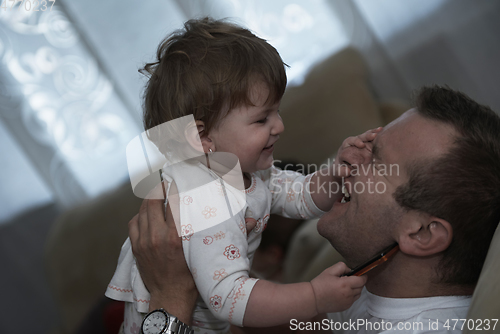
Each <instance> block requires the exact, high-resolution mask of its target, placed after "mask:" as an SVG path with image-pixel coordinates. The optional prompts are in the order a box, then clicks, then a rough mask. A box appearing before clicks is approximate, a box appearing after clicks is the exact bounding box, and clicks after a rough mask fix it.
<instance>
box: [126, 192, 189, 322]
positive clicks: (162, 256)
mask: <svg viewBox="0 0 500 334" xmlns="http://www.w3.org/2000/svg"><path fill="white" fill-rule="evenodd" d="M128 226H129V237H130V241H131V244H132V251H133V253H134V256H135V257H136V261H137V266H138V268H139V272H140V273H141V278H142V279H143V281H144V284H145V285H146V287H147V289H148V290H149V292H150V293H151V301H150V304H149V310H150V311H151V310H154V309H157V308H160V307H162V308H164V309H165V310H167V312H169V313H171V314H173V315H175V316H177V317H178V318H179V319H180V320H181V321H183V322H184V323H187V324H189V323H190V322H191V315H192V312H193V309H194V305H195V301H196V298H197V296H198V291H197V290H196V286H195V283H194V280H193V277H192V275H191V272H190V271H189V269H188V267H187V264H186V260H185V258H184V254H183V250H182V241H181V238H180V237H179V236H178V234H177V230H176V227H175V223H174V218H173V216H172V212H171V210H170V207H169V206H167V215H166V221H165V218H164V204H163V200H156V199H146V200H144V201H143V202H142V205H141V208H140V210H139V214H138V215H136V216H135V217H134V218H132V220H131V221H130V222H129V224H128Z"/></svg>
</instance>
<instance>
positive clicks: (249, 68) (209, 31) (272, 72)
mask: <svg viewBox="0 0 500 334" xmlns="http://www.w3.org/2000/svg"><path fill="white" fill-rule="evenodd" d="M156 58H157V59H156V61H155V62H153V63H148V64H146V65H145V66H144V68H143V69H142V70H140V72H141V73H143V74H146V75H149V76H150V78H149V81H148V83H147V85H146V88H145V91H144V96H143V98H144V101H143V103H144V105H143V107H144V128H145V130H148V129H151V128H153V127H155V126H157V125H160V124H162V123H164V122H168V121H171V120H173V119H176V118H179V117H182V116H186V115H189V114H193V116H194V118H195V120H201V121H203V122H204V123H205V133H209V131H210V129H212V128H216V127H217V125H218V124H219V123H220V121H221V120H222V119H223V118H224V117H225V116H226V115H227V114H228V111H229V110H231V109H233V108H236V107H238V106H241V105H253V104H252V102H251V101H250V100H249V90H250V88H251V87H252V85H253V84H254V83H255V81H256V80H262V81H263V82H264V83H265V84H266V85H267V87H268V88H269V96H268V99H267V101H266V104H270V105H272V104H274V103H276V102H278V101H279V100H281V97H282V96H283V93H284V92H285V87H286V81H287V80H286V74H285V66H286V64H285V63H283V60H282V59H281V57H280V55H279V54H278V52H277V51H276V49H275V48H274V47H272V46H271V45H270V44H269V43H267V42H266V41H265V40H264V39H261V38H259V37H257V36H255V35H254V34H253V33H251V32H250V31H249V30H248V29H245V28H242V27H239V26H237V25H235V24H232V23H229V22H227V21H224V20H214V19H212V18H208V17H205V18H202V19H196V20H195V19H193V20H189V21H187V22H186V23H185V24H184V29H180V30H177V31H175V32H173V33H172V34H171V35H169V36H167V37H166V38H165V39H164V40H163V41H162V42H161V43H160V45H159V46H158V50H157V53H156Z"/></svg>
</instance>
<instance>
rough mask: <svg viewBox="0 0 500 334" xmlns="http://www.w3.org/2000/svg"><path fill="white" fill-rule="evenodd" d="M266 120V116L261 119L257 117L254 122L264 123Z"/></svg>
mask: <svg viewBox="0 0 500 334" xmlns="http://www.w3.org/2000/svg"><path fill="white" fill-rule="evenodd" d="M266 121H267V117H266V118H263V119H259V120H258V121H257V122H256V123H265V122H266Z"/></svg>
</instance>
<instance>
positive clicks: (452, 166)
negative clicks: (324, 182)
mask: <svg viewBox="0 0 500 334" xmlns="http://www.w3.org/2000/svg"><path fill="white" fill-rule="evenodd" d="M415 96H416V99H415V105H416V108H417V110H418V113H419V114H420V115H422V116H424V117H426V118H428V119H432V120H435V121H438V122H443V123H446V124H449V125H452V126H453V127H454V128H455V130H456V132H457V133H458V135H457V137H456V138H455V140H454V144H453V146H452V147H451V149H450V150H449V152H448V153H446V154H444V155H443V156H441V157H440V158H438V159H435V160H432V161H426V162H425V163H418V164H417V165H414V166H412V167H410V168H409V171H410V173H409V174H410V177H409V181H408V183H406V184H404V185H402V186H400V187H399V188H398V189H397V190H396V192H395V193H394V197H395V199H396V201H397V202H398V203H399V205H401V206H402V207H404V208H406V209H409V210H418V211H421V212H426V213H428V214H431V215H433V216H436V217H438V218H441V219H444V220H447V221H448V222H449V223H450V224H451V225H452V227H453V240H452V242H451V244H450V246H449V248H448V249H446V250H445V251H444V253H443V257H442V259H441V262H440V265H439V268H438V274H439V276H440V281H441V282H442V283H448V284H459V285H473V284H476V283H477V280H478V278H479V274H480V273H481V268H482V266H483V263H484V260H485V258H486V254H487V252H488V248H489V245H490V243H491V239H492V237H493V234H494V232H495V229H496V227H497V225H498V223H499V220H500V117H499V116H498V115H497V114H496V113H495V112H493V111H492V110H491V109H490V108H489V107H487V106H484V105H481V104H479V103H477V102H475V101H474V100H472V99H471V98H470V97H468V96H467V95H465V94H463V93H461V92H458V91H455V90H452V89H450V88H449V87H440V86H432V87H423V88H421V89H420V90H419V91H418V92H417V94H416V95H415Z"/></svg>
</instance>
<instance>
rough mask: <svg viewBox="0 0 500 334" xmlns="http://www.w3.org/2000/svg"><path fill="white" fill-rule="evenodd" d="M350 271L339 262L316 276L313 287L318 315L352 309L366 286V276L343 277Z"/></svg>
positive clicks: (312, 282)
mask: <svg viewBox="0 0 500 334" xmlns="http://www.w3.org/2000/svg"><path fill="white" fill-rule="evenodd" d="M349 271H350V269H349V268H348V267H347V266H346V264H345V263H343V262H339V263H337V264H335V265H333V266H331V267H330V268H327V269H325V270H324V271H323V272H322V273H321V274H319V275H318V276H316V277H315V278H314V279H313V280H312V281H311V285H312V288H313V291H314V296H315V297H316V310H317V312H318V313H329V312H340V311H344V310H346V309H348V308H349V307H351V305H352V303H354V302H355V301H356V300H357V299H358V298H359V296H360V295H361V290H362V289H363V286H364V285H365V284H366V280H367V278H366V276H360V277H358V276H343V277H340V276H341V275H343V274H347V273H348V272H349Z"/></svg>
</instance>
